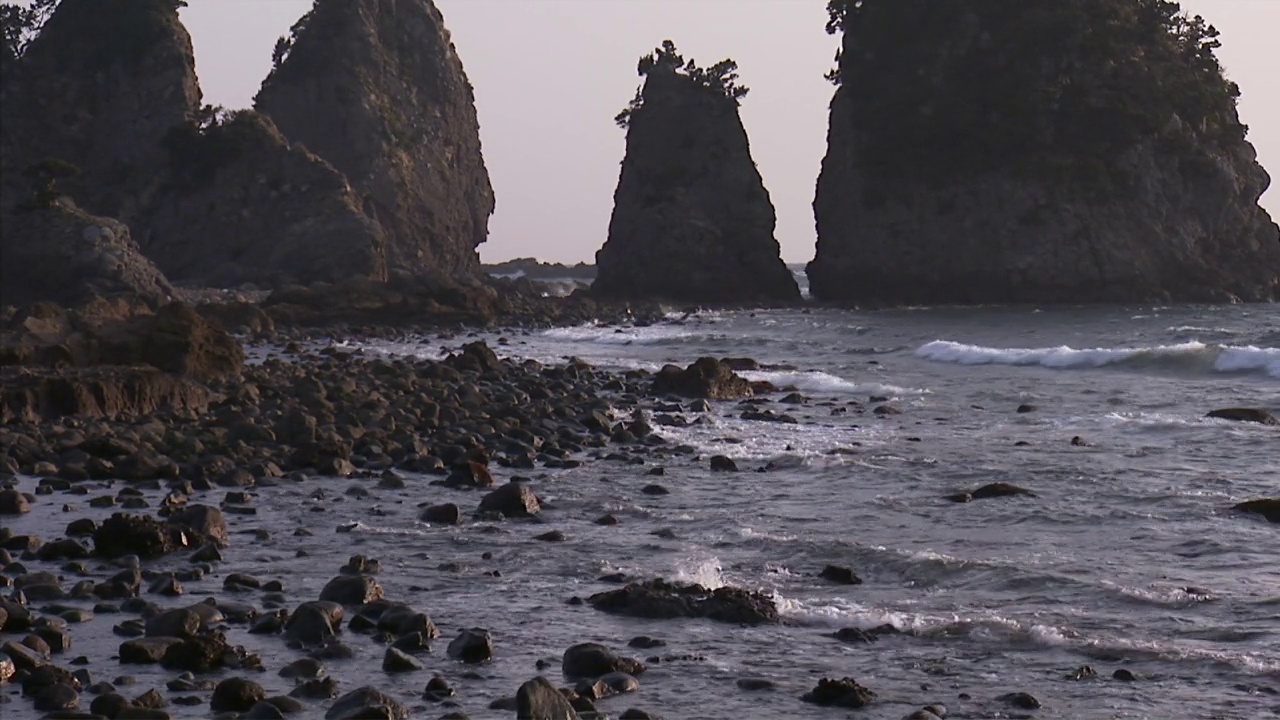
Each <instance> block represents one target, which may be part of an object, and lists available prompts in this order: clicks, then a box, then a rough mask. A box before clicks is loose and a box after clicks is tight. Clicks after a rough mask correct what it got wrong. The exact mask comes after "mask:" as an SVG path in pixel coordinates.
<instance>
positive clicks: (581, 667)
mask: <svg viewBox="0 0 1280 720" xmlns="http://www.w3.org/2000/svg"><path fill="white" fill-rule="evenodd" d="M560 670H561V672H563V673H564V676H565V677H567V678H589V679H591V680H594V679H596V678H599V677H600V676H602V675H608V674H609V673H614V672H621V673H627V674H628V675H639V674H641V673H643V672H644V671H645V666H644V663H642V662H640V661H639V660H635V659H633V658H629V657H624V656H622V655H618V654H617V653H615V652H613V651H612V650H610V649H609V648H607V647H605V646H604V645H601V644H599V643H578V644H577V645H574V646H572V647H570V648H569V649H568V650H565V651H564V656H563V657H562V658H561V660H560Z"/></svg>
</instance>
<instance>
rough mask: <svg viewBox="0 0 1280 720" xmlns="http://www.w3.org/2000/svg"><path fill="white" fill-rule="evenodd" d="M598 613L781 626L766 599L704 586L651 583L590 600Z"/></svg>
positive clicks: (750, 593)
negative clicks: (777, 623) (778, 624)
mask: <svg viewBox="0 0 1280 720" xmlns="http://www.w3.org/2000/svg"><path fill="white" fill-rule="evenodd" d="M587 602H588V603H590V604H591V606H592V607H594V608H596V609H597V610H602V611H604V612H608V613H612V614H615V615H628V616H631V617H642V618H677V617H699V618H708V619H711V620H718V621H720V622H728V623H741V624H746V625H756V624H761V623H776V622H778V609H777V607H776V606H775V605H774V603H773V600H771V599H769V598H768V597H767V596H765V595H763V594H761V593H758V592H752V591H749V590H743V589H740V588H733V587H721V588H716V589H715V590H708V589H707V588H704V587H702V586H701V585H690V584H685V583H672V582H668V581H666V580H648V581H645V582H641V583H631V584H629V585H627V586H626V587H623V588H619V589H617V590H609V591H606V592H602V593H596V594H595V595H592V596H590V597H589V598H587Z"/></svg>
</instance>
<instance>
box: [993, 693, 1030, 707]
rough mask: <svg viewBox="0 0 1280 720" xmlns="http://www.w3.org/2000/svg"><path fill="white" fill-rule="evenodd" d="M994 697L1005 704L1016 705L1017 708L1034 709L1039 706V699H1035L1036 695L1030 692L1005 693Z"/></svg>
mask: <svg viewBox="0 0 1280 720" xmlns="http://www.w3.org/2000/svg"><path fill="white" fill-rule="evenodd" d="M996 699H997V700H999V701H1000V702H1002V703H1004V704H1006V705H1010V706H1012V707H1016V708H1018V709H1019V710H1035V709H1037V708H1039V707H1041V705H1040V701H1039V700H1037V699H1036V697H1035V696H1034V695H1032V694H1030V693H1024V692H1016V693H1006V694H1004V695H1001V696H1000V697H998V698H996Z"/></svg>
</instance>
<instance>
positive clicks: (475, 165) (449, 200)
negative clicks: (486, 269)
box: [255, 0, 494, 274]
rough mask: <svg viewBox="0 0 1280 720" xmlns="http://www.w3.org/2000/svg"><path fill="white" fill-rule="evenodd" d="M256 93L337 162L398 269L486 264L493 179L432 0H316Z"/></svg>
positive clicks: (264, 107) (455, 270)
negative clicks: (483, 249)
mask: <svg viewBox="0 0 1280 720" xmlns="http://www.w3.org/2000/svg"><path fill="white" fill-rule="evenodd" d="M295 27H296V37H295V38H294V40H293V42H292V45H291V46H290V48H289V50H288V53H287V56H286V57H284V59H283V62H281V63H280V64H279V66H278V67H277V68H276V69H275V70H274V71H273V72H272V73H271V75H270V76H269V77H268V78H267V79H266V81H265V82H264V83H263V85H262V89H261V91H260V92H259V93H258V96H257V98H256V99H255V106H256V108H257V109H258V110H260V111H261V112H263V113H265V114H267V115H269V116H270V117H271V118H272V119H273V120H274V121H275V123H276V125H278V126H279V128H280V130H281V131H282V132H283V133H284V134H285V136H286V137H288V138H289V140H290V141H292V142H300V143H303V144H305V145H306V146H307V148H308V149H310V150H311V151H312V152H314V153H317V154H318V155H319V156H320V157H323V158H324V159H325V160H327V161H328V162H330V163H332V164H333V166H334V167H336V168H337V169H338V170H339V171H341V172H342V173H343V174H344V175H346V177H347V178H348V179H350V181H351V184H352V185H353V186H354V187H355V188H356V190H357V192H359V193H360V194H361V195H362V196H363V198H364V211H365V213H366V214H367V215H368V216H369V217H371V218H373V219H374V220H376V221H377V222H378V223H379V224H380V225H381V226H382V227H383V228H384V230H385V231H386V238H387V246H386V247H387V259H388V262H387V265H388V268H389V269H390V271H391V272H393V273H394V272H409V273H415V274H416V273H420V272H422V271H425V270H430V269H435V270H439V271H443V272H446V273H451V274H470V273H477V272H479V267H480V264H479V259H478V257H477V256H476V253H475V248H476V246H478V245H479V244H480V243H482V242H484V241H485V238H486V236H487V234H488V220H489V215H491V214H492V212H493V207H494V204H493V203H494V201H493V189H492V187H491V186H490V184H489V174H488V172H487V171H486V169H485V166H484V159H483V157H482V156H481V152H480V137H479V123H478V121H477V119H476V112H475V105H474V97H473V94H472V90H471V85H470V83H469V82H468V80H467V76H466V73H465V72H464V71H463V69H462V61H461V60H460V59H459V58H458V54H457V52H456V51H455V49H454V47H453V44H452V43H451V42H450V36H449V31H448V30H447V29H446V28H445V27H444V19H443V17H442V16H441V14H440V11H439V10H437V9H436V7H435V4H434V3H432V2H431V0H355V1H352V0H319V2H317V3H316V4H315V5H314V7H313V8H312V10H311V12H309V13H308V15H307V16H306V17H305V18H304V19H303V20H302V21H301V22H300V23H299V24H298V25H297V26H295Z"/></svg>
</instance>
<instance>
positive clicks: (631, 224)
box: [591, 46, 800, 303]
mask: <svg viewBox="0 0 1280 720" xmlns="http://www.w3.org/2000/svg"><path fill="white" fill-rule="evenodd" d="M646 60H648V62H646ZM680 60H681V59H680V58H679V56H677V55H675V54H674V47H669V46H668V48H666V49H665V50H659V51H657V52H655V54H654V56H653V57H652V58H648V59H642V61H641V74H643V75H645V76H646V77H645V81H644V87H643V89H642V90H641V92H640V94H639V95H638V96H637V99H636V101H634V102H633V103H632V108H631V109H630V110H628V111H624V116H626V115H629V118H628V119H626V120H625V121H624V120H623V119H622V118H623V117H624V116H620V122H625V123H626V125H627V151H626V156H625V158H624V159H623V161H622V174H621V177H620V178H619V180H618V188H617V190H616V191H615V193H614V208H613V217H612V219H611V220H610V222H609V237H608V240H607V241H606V242H605V244H604V246H603V247H602V248H601V249H600V251H599V252H597V253H596V265H597V268H598V272H597V278H596V281H595V283H594V284H593V285H592V286H591V290H592V293H593V294H596V295H598V296H601V297H613V298H661V299H667V300H675V301H683V302H709V303H780V302H790V301H798V300H799V299H800V292H799V290H798V289H797V287H796V283H795V278H793V277H792V275H791V272H790V271H789V270H787V268H786V266H785V265H784V264H783V262H782V259H781V257H780V248H779V246H778V242H777V240H775V239H774V237H773V231H774V224H775V216H774V210H773V204H772V203H771V202H770V200H769V194H768V192H767V191H766V190H765V188H764V183H763V181H762V180H761V178H760V173H759V172H758V171H757V170H756V166H755V163H754V162H753V161H752V159H751V150H750V147H749V145H748V142H747V133H746V130H745V129H744V128H743V126H742V121H741V119H740V118H739V116H738V102H737V98H738V97H740V96H741V95H737V96H735V95H734V94H733V93H732V84H731V81H732V79H733V77H726V78H725V80H727V81H729V82H730V85H728V86H726V85H725V84H724V83H723V82H718V81H714V80H713V81H711V82H710V84H708V82H707V81H706V80H705V79H702V80H700V79H699V78H705V75H699V73H703V72H704V71H702V70H701V69H700V68H694V69H693V70H694V72H693V73H691V72H688V71H687V69H686V68H685V67H684V66H683V65H682V63H681V62H680ZM726 62H729V61H726ZM716 67H717V68H720V67H726V66H725V65H724V63H722V64H721V65H718V66H716ZM731 69H732V68H731V67H730V70H731ZM734 77H736V76H734Z"/></svg>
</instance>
